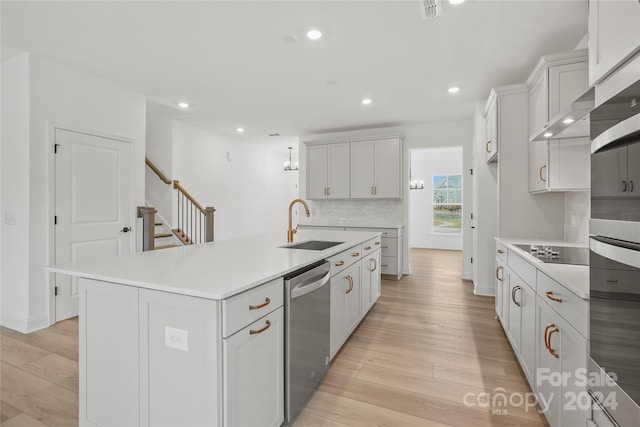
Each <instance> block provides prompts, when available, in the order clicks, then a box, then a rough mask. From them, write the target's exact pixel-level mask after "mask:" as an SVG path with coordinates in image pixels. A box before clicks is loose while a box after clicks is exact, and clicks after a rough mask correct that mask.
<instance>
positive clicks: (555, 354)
mask: <svg viewBox="0 0 640 427" xmlns="http://www.w3.org/2000/svg"><path fill="white" fill-rule="evenodd" d="M556 332H560V330H559V329H558V328H556V327H555V325H554V326H553V329H551V330H550V331H549V346H548V347H547V348H548V349H549V353H551V355H552V356H553V357H555V358H556V359H559V358H560V356H559V355H558V353H556V350H555V349H554V348H553V347H551V336H552V335H553V334H555V333H556Z"/></svg>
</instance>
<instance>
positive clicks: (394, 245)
mask: <svg viewBox="0 0 640 427" xmlns="http://www.w3.org/2000/svg"><path fill="white" fill-rule="evenodd" d="M380 247H381V248H382V252H381V254H382V256H393V257H397V256H398V239H395V238H391V237H383V238H382V243H381V246H380Z"/></svg>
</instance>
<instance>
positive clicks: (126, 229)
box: [120, 227, 131, 233]
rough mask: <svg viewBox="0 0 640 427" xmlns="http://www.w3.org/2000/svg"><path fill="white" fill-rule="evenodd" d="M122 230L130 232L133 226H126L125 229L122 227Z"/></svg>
mask: <svg viewBox="0 0 640 427" xmlns="http://www.w3.org/2000/svg"><path fill="white" fill-rule="evenodd" d="M120 231H122V232H123V233H128V232H130V231H131V228H129V227H125V228H123V229H122V230H120Z"/></svg>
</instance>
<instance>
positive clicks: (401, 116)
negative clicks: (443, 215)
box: [0, 0, 587, 138]
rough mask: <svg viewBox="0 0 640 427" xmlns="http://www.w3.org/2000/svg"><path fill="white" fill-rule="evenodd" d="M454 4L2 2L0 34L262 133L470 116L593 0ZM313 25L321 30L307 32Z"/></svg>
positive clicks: (564, 39)
mask: <svg viewBox="0 0 640 427" xmlns="http://www.w3.org/2000/svg"><path fill="white" fill-rule="evenodd" d="M443 7H444V12H443V14H442V15H441V16H439V17H437V18H434V19H424V18H423V17H422V15H421V13H422V12H421V1H420V0H406V1H403V0H389V1H302V0H299V1H193V2H190V1H158V2H154V1H111V2H108V1H96V2H92V1H70V2H59V1H45V2H35V1H15V2H14V1H6V0H3V1H2V2H0V8H1V10H0V12H1V41H2V47H3V57H4V58H6V57H7V54H8V53H9V52H12V51H13V49H9V47H11V48H18V49H24V50H28V51H32V52H34V53H37V54H41V55H43V56H46V57H49V58H51V59H55V60H57V61H59V62H62V63H65V64H68V65H70V66H72V67H75V68H77V69H80V70H84V71H86V72H88V73H91V74H93V75H97V76H100V77H102V78H104V79H106V80H109V81H112V82H116V83H118V84H121V85H123V86H126V87H128V88H131V89H133V90H136V91H139V92H142V93H144V94H145V95H146V96H147V97H148V98H149V99H152V100H155V101H158V102H160V103H162V104H166V105H170V106H172V107H174V106H175V105H176V104H177V103H178V102H179V101H187V102H188V103H189V104H190V108H189V109H188V110H187V111H178V110H177V107H175V108H176V112H177V114H180V115H181V116H182V119H183V120H185V121H187V122H190V123H192V124H196V125H199V126H202V127H205V128H208V129H211V130H214V131H216V132H219V133H222V134H227V135H234V136H238V135H237V134H236V128H237V127H243V128H245V129H246V131H245V132H244V134H243V135H242V138H262V137H264V136H266V135H267V134H270V133H279V134H281V135H282V136H283V137H284V136H297V135H301V134H306V133H321V132H328V131H338V130H350V129H364V128H372V127H382V126H395V125H406V124H415V123H424V122H434V121H448V120H459V119H467V118H470V117H471V114H472V110H473V104H474V102H475V101H478V100H483V99H486V98H487V96H488V92H489V90H490V89H491V87H494V86H500V85H505V84H513V83H521V82H524V81H525V80H526V78H527V76H528V74H529V73H530V71H531V70H532V68H533V67H534V65H535V64H536V62H537V61H538V59H539V58H540V56H541V55H543V54H547V53H554V52H558V51H563V50H570V49H573V48H574V47H575V46H576V45H577V44H578V42H580V40H581V39H582V38H583V37H584V35H585V34H586V33H587V0H568V1H562V0H550V1H544V0H535V1H519V0H503V1H488V0H468V1H467V2H465V3H463V4H461V5H457V6H453V5H450V4H448V2H447V0H445V3H444V4H443ZM310 27H316V28H319V29H321V30H322V31H323V34H324V35H323V37H322V38H321V39H320V40H317V41H310V40H308V39H306V37H305V34H306V31H307V29H308V28H310ZM450 86H459V87H460V89H461V90H460V92H459V93H457V94H455V95H450V94H449V93H448V92H447V88H448V87H450ZM364 97H370V98H371V99H372V100H373V102H372V104H371V105H368V106H365V105H362V104H361V100H362V99H363V98H364Z"/></svg>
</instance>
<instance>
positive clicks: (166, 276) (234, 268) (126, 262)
mask: <svg viewBox="0 0 640 427" xmlns="http://www.w3.org/2000/svg"><path fill="white" fill-rule="evenodd" d="M379 235H380V233H372V232H365V231H324V230H300V231H299V232H298V233H297V234H296V235H295V243H299V242H304V241H307V240H324V241H333V242H343V243H341V244H339V245H336V246H334V247H331V248H329V249H325V250H322V251H316V250H304V249H289V248H283V247H281V246H285V245H287V242H286V235H285V233H281V234H280V235H277V236H273V235H265V236H255V237H246V238H239V239H233V240H223V241H219V242H210V243H202V244H199V245H191V246H181V247H176V248H170V249H162V250H156V251H149V252H139V253H135V254H132V255H126V256H120V257H113V258H108V259H104V260H101V261H100V262H96V263H69V264H63V265H53V266H49V267H47V268H46V269H47V270H48V271H50V272H53V273H62V274H69V275H71V276H77V277H84V278H88V279H95V280H101V281H107V282H114V283H120V284H123V285H130V286H136V287H140V288H146V289H154V290H159V291H165V292H172V293H176V294H181V295H190V296H195V297H201V298H207V299H214V300H221V299H225V298H229V297H231V296H233V295H236V294H239V293H241V292H243V291H246V290H248V289H251V288H253V287H255V286H258V285H260V284H263V283H265V282H267V281H269V280H272V279H275V278H277V277H281V276H284V275H286V274H288V273H291V272H293V271H295V270H297V269H299V268H302V267H304V266H307V265H309V264H312V263H314V262H316V261H321V260H323V259H326V258H329V257H331V256H333V255H336V254H338V253H340V252H342V251H345V250H347V249H349V248H351V247H353V246H356V245H359V244H361V243H363V242H366V241H367V240H370V239H373V238H375V237H378V236H379Z"/></svg>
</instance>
